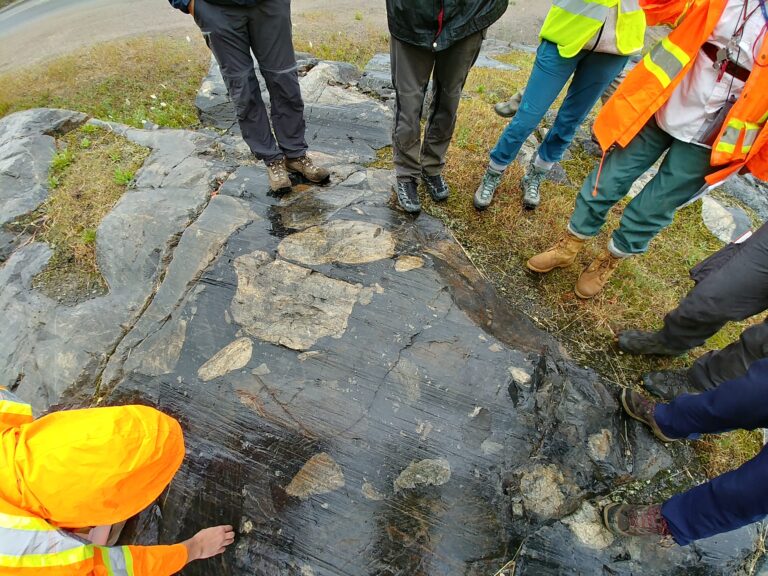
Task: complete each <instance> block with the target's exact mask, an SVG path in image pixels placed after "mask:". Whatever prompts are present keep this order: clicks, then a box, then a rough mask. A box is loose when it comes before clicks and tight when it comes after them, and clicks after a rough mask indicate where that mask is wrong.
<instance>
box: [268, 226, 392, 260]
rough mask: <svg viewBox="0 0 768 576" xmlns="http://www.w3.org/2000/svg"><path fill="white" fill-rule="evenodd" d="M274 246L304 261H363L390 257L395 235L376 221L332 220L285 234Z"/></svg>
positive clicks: (291, 256) (281, 254)
mask: <svg viewBox="0 0 768 576" xmlns="http://www.w3.org/2000/svg"><path fill="white" fill-rule="evenodd" d="M277 250H278V253H279V254H280V256H282V257H283V258H285V259H287V260H292V261H294V262H299V263H301V264H306V265H317V264H327V263H330V262H340V263H343V264H365V263H367V262H375V261H376V260H383V259H385V258H391V257H392V256H393V255H394V253H395V239H394V236H392V233H391V232H389V231H388V230H385V229H384V228H382V227H381V226H378V225H376V224H372V223H369V222H358V221H354V220H333V221H331V222H329V223H328V224H322V225H320V226H313V227H312V228H308V229H307V230H304V231H303V232H299V233H297V234H292V235H290V236H288V238H286V239H285V240H283V241H282V242H281V243H280V246H278V249H277Z"/></svg>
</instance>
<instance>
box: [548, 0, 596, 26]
mask: <svg viewBox="0 0 768 576" xmlns="http://www.w3.org/2000/svg"><path fill="white" fill-rule="evenodd" d="M553 4H554V5H555V6H557V7H558V8H560V9H561V10H565V11H566V12H570V13H571V14H575V15H577V16H584V17H585V18H591V19H592V20H599V21H600V22H605V19H606V18H608V11H609V10H610V9H609V8H608V6H603V5H602V4H597V3H595V2H587V1H586V0H555V1H554V2H553Z"/></svg>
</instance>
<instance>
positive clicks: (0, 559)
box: [0, 545, 93, 568]
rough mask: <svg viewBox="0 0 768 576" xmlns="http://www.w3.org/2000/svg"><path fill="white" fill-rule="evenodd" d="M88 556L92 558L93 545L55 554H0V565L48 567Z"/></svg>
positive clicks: (81, 560) (80, 559)
mask: <svg viewBox="0 0 768 576" xmlns="http://www.w3.org/2000/svg"><path fill="white" fill-rule="evenodd" d="M90 558H93V546H86V545H82V546H78V547H77V548H73V549H72V550H67V551H65V552H58V553H56V554H25V555H24V556H8V555H3V554H0V566H2V567H5V568H48V567H52V566H68V565H70V564H77V563H78V562H85V561H86V560H89V559H90Z"/></svg>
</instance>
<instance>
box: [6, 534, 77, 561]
mask: <svg viewBox="0 0 768 576" xmlns="http://www.w3.org/2000/svg"><path fill="white" fill-rule="evenodd" d="M86 545H87V544H85V543H83V542H81V541H80V540H78V539H77V538H74V537H72V536H69V535H67V534H62V533H61V532H59V531H58V530H45V531H42V530H24V529H18V528H0V556H25V555H34V554H46V555H49V554H58V553H60V552H66V551H68V550H72V549H74V548H82V547H83V546H86Z"/></svg>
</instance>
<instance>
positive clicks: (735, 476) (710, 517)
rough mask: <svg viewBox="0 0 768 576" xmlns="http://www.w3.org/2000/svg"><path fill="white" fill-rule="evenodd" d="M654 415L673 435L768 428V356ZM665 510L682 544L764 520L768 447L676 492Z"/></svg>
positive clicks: (662, 406) (767, 501) (661, 406)
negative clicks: (722, 472) (684, 489)
mask: <svg viewBox="0 0 768 576" xmlns="http://www.w3.org/2000/svg"><path fill="white" fill-rule="evenodd" d="M654 417H655V419H656V423H657V424H658V425H659V428H661V431H662V432H663V433H664V434H665V435H667V436H669V437H670V438H689V437H692V436H695V435H698V434H704V433H717V432H726V431H728V430H734V429H736V428H742V429H745V430H754V429H756V428H763V427H768V358H766V359H762V360H758V361H757V362H754V363H753V364H752V365H751V366H750V367H749V370H748V371H747V373H746V374H745V375H744V376H742V377H740V378H736V379H735V380H728V381H727V382H724V383H722V384H720V386H718V387H717V388H715V389H714V390H710V391H708V392H704V393H702V394H684V395H682V396H679V397H678V398H676V399H675V400H674V401H672V402H670V403H669V404H658V405H657V406H656V412H655V413H654ZM661 512H662V514H663V516H664V518H666V520H667V523H668V524H669V529H670V531H671V532H672V536H673V538H674V539H675V541H676V542H677V543H678V544H680V545H681V546H684V545H686V544H689V543H691V542H693V541H694V540H699V539H701V538H707V537H709V536H714V535H715V534H720V533H722V532H729V531H731V530H735V529H736V528H740V527H742V526H746V525H747V524H751V523H752V522H756V521H758V520H760V519H762V518H764V517H765V516H766V515H768V450H766V448H763V450H762V451H761V452H760V453H759V454H758V455H757V456H755V457H754V458H753V459H752V460H750V461H749V462H747V463H745V464H743V465H742V466H740V467H739V468H737V469H736V470H733V471H731V472H728V473H727V474H723V475H721V476H718V477H717V478H714V479H713V480H711V481H709V482H706V483H704V484H701V485H700V486H696V487H695V488H693V489H691V490H688V491H687V492H683V493H682V494H677V495H675V496H673V497H672V498H670V499H669V500H667V501H666V502H665V503H664V504H663V505H662V508H661Z"/></svg>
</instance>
